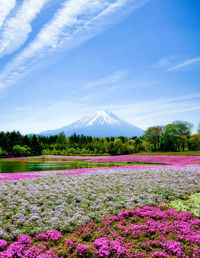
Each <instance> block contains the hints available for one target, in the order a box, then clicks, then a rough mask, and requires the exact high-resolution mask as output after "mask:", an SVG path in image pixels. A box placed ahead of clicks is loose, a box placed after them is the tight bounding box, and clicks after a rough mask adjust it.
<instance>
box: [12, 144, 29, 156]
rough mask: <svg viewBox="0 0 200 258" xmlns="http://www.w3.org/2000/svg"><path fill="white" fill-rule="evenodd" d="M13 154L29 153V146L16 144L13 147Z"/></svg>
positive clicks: (22, 154)
mask: <svg viewBox="0 0 200 258" xmlns="http://www.w3.org/2000/svg"><path fill="white" fill-rule="evenodd" d="M13 154H14V156H16V157H21V156H24V155H26V154H28V147H27V146H20V145H15V146H14V147H13Z"/></svg>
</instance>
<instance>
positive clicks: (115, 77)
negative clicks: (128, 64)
mask: <svg viewBox="0 0 200 258" xmlns="http://www.w3.org/2000/svg"><path fill="white" fill-rule="evenodd" d="M129 72H130V70H129V69H123V70H119V71H116V72H114V73H112V74H110V75H109V76H107V77H105V78H101V79H99V80H96V81H93V82H89V83H87V84H86V85H85V87H86V88H92V87H97V86H106V85H110V84H114V83H118V82H120V81H121V80H122V79H124V77H125V76H126V75H127V74H128V73H129Z"/></svg>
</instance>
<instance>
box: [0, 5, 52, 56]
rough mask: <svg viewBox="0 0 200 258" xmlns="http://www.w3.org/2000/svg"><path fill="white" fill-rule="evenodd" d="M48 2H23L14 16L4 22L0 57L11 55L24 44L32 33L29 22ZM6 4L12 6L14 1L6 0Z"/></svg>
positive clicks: (0, 36)
mask: <svg viewBox="0 0 200 258" xmlns="http://www.w3.org/2000/svg"><path fill="white" fill-rule="evenodd" d="M48 1H49V0H24V2H23V3H22V5H21V6H19V8H18V10H17V12H16V14H15V15H14V16H13V17H11V18H10V19H8V20H7V21H6V22H5V24H4V26H3V30H2V32H1V33H0V57H2V56H4V55H6V54H10V53H12V52H13V51H15V50H17V49H18V48H19V47H20V46H22V45H23V44H24V42H25V41H26V40H27V38H28V35H29V34H30V33H31V31H32V27H31V22H32V21H33V20H34V19H35V18H36V16H37V15H38V14H39V12H40V11H41V9H42V8H43V7H44V5H45V3H47V2H48ZM6 2H13V4H14V2H15V1H13V0H6ZM10 6H11V4H10ZM0 17H1V16H0Z"/></svg>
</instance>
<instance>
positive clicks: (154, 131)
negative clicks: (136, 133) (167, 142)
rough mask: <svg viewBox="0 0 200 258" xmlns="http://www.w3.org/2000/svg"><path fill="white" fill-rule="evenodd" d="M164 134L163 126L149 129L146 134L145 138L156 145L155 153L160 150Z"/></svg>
mask: <svg viewBox="0 0 200 258" xmlns="http://www.w3.org/2000/svg"><path fill="white" fill-rule="evenodd" d="M163 133H164V127H163V126H153V127H149V128H148V129H147V130H146V131H145V134H144V138H145V139H146V140H147V141H148V142H149V143H151V144H153V145H154V151H157V150H159V142H160V138H161V136H162V135H163Z"/></svg>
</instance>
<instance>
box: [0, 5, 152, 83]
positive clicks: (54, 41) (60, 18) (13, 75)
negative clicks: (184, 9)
mask: <svg viewBox="0 0 200 258" xmlns="http://www.w3.org/2000/svg"><path fill="white" fill-rule="evenodd" d="M38 1H39V2H40V1H41V0H38ZM34 2H35V0H34ZM43 2H44V0H43ZM146 2H148V0H115V1H114V0H67V1H65V2H64V4H63V6H62V8H61V9H60V10H58V11H57V12H56V13H55V15H54V17H53V19H52V20H51V21H50V22H49V23H48V24H46V25H45V26H44V27H43V28H42V30H41V31H40V33H39V34H38V35H37V37H36V39H35V40H34V41H33V42H32V43H31V44H30V45H29V46H28V47H27V48H26V49H24V50H23V51H22V52H21V53H20V54H19V55H18V56H17V57H16V58H15V59H14V60H13V61H12V62H11V63H9V64H8V65H7V66H6V67H5V69H4V70H3V71H2V72H1V74H0V88H4V87H6V86H8V85H9V84H12V83H14V82H15V81H16V80H18V79H19V78H21V77H22V76H24V75H25V74H26V73H28V72H30V71H31V69H33V67H34V68H35V67H36V66H37V65H38V63H39V61H40V60H41V58H43V57H44V56H45V57H47V56H48V55H50V54H52V53H54V52H55V51H58V50H61V49H62V50H65V51H67V50H70V49H72V48H74V47H76V46H78V45H80V44H81V43H82V42H84V41H86V40H88V39H90V38H92V37H94V36H96V35H97V34H99V33H100V32H102V31H103V30H104V29H106V28H108V27H109V26H111V25H112V24H113V23H116V22H117V21H118V20H119V19H120V18H122V17H123V15H125V14H126V13H127V12H130V11H132V10H134V9H136V8H139V7H140V6H141V5H143V4H144V3H146ZM116 17H117V18H116ZM26 31H27V33H29V32H28V31H30V27H29V26H28V25H27V30H26Z"/></svg>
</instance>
